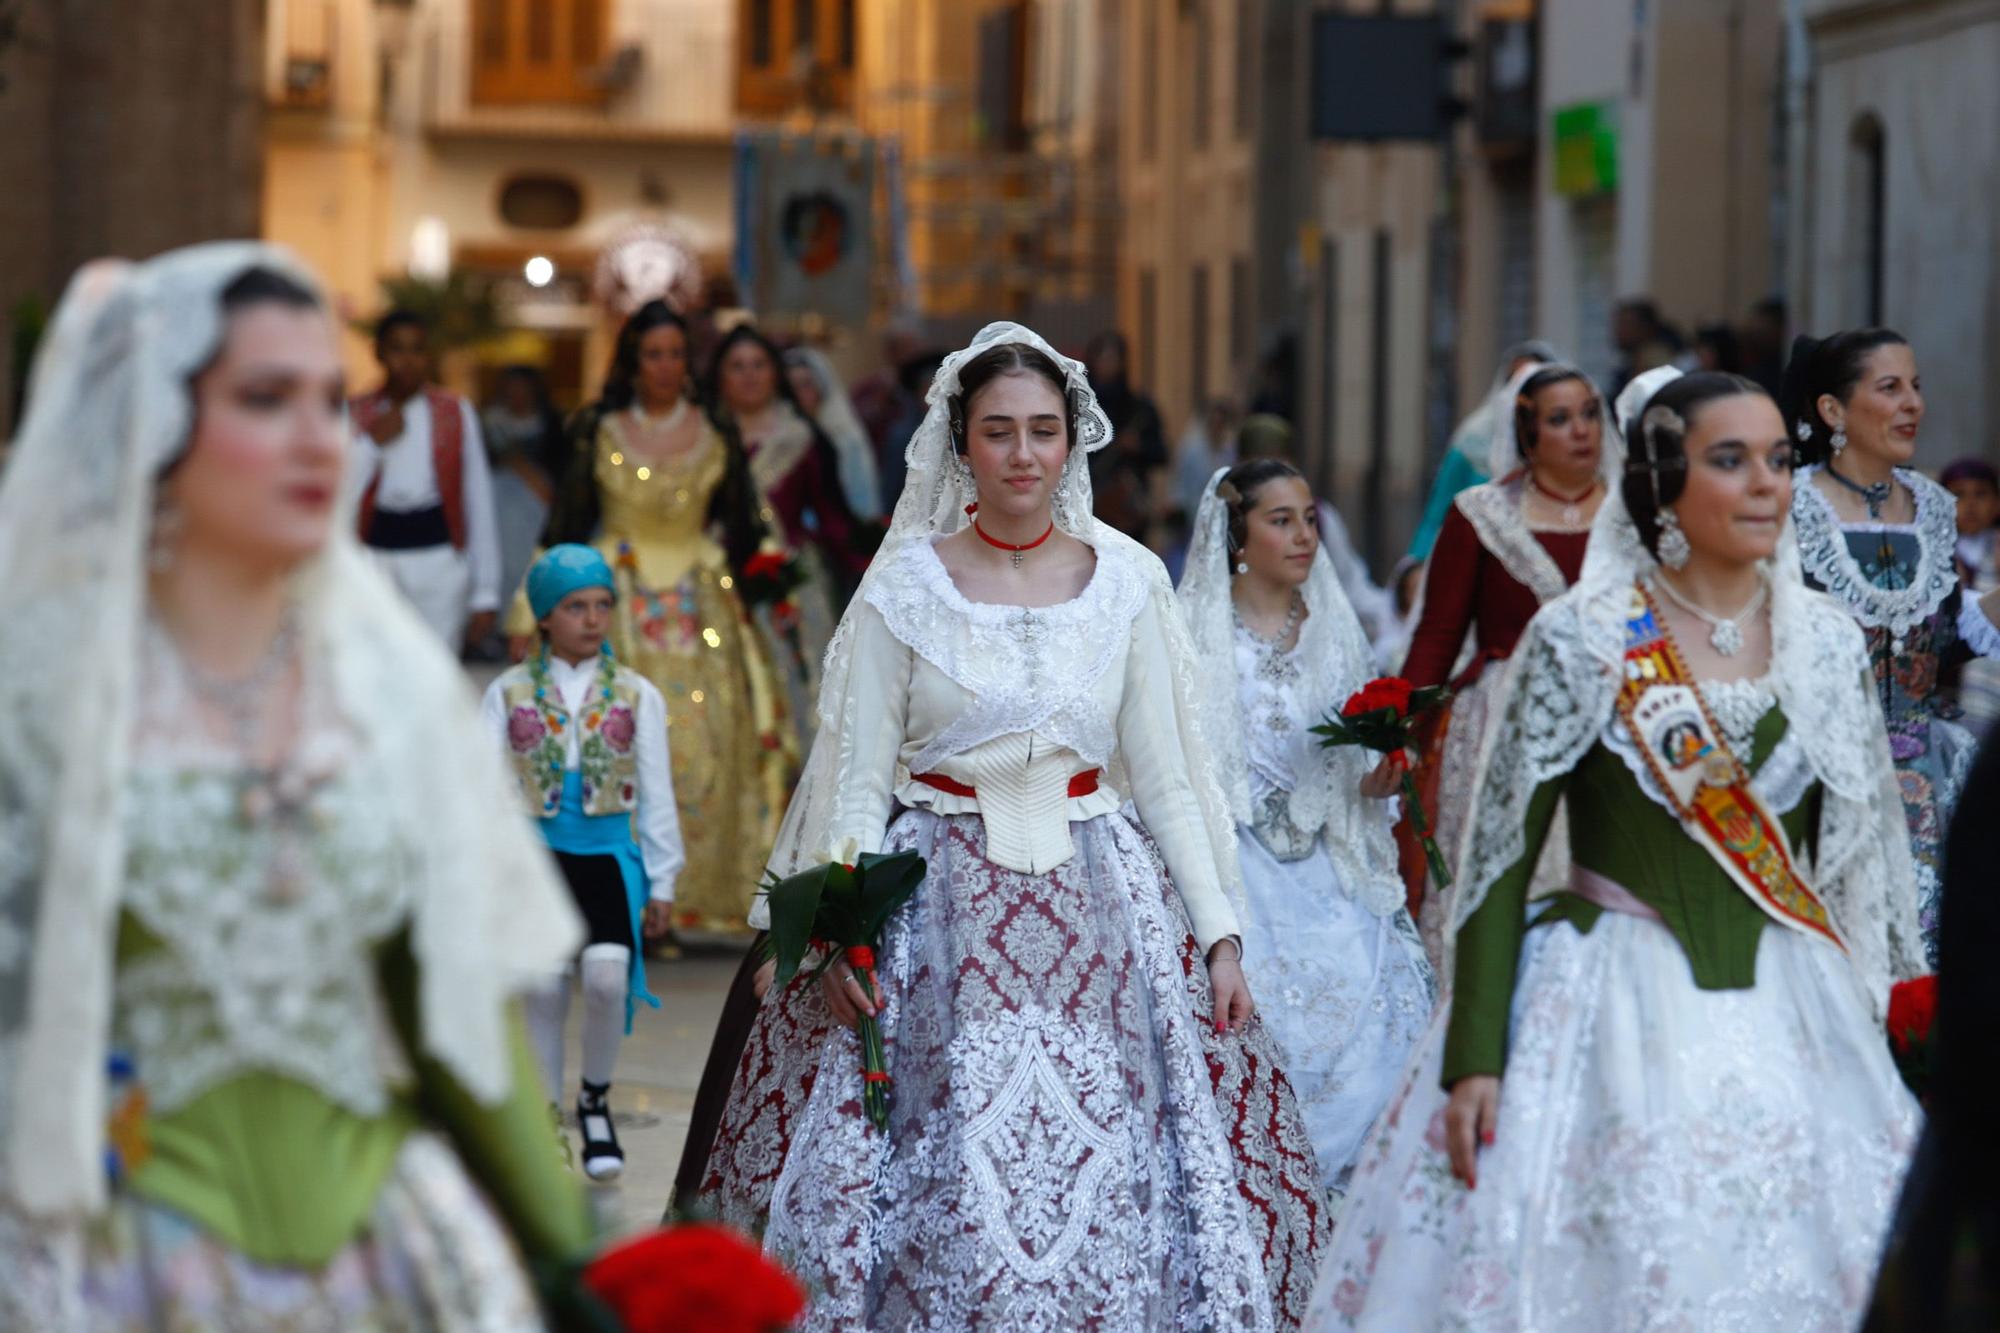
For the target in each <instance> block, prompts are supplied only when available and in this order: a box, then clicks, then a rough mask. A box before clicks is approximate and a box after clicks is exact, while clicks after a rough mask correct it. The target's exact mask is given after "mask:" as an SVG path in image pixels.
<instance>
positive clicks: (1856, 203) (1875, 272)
mask: <svg viewBox="0 0 2000 1333" xmlns="http://www.w3.org/2000/svg"><path fill="white" fill-rule="evenodd" d="M1847 142H1848V154H1847V156H1848V168H1847V217H1848V224H1847V226H1848V232H1847V235H1848V246H1849V250H1850V253H1851V255H1852V259H1851V260H1850V262H1849V265H1848V272H1849V273H1851V274H1852V275H1853V277H1852V281H1853V283H1854V291H1853V292H1852V293H1851V295H1850V298H1849V304H1850V308H1851V309H1853V310H1854V311H1855V312H1856V314H1857V315H1858V319H1857V321H1856V322H1857V323H1860V324H1868V325H1876V324H1880V323H1881V322H1882V320H1883V318H1884V316H1883V313H1882V304H1883V301H1882V295H1883V286H1884V281H1883V280H1884V275H1885V270H1886V268H1887V253H1886V250H1887V242H1888V225H1887V224H1888V217H1887V214H1888V179H1887V177H1888V170H1887V167H1888V163H1887V158H1886V154H1885V147H1886V145H1885V143H1884V136H1883V133H1882V122H1881V121H1880V120H1878V119H1876V118H1875V117H1874V116H1873V115H1866V116H1863V117H1861V119H1859V120H1857V121H1855V122H1854V129H1853V130H1852V132H1851V133H1850V134H1849V135H1848V140H1847Z"/></svg>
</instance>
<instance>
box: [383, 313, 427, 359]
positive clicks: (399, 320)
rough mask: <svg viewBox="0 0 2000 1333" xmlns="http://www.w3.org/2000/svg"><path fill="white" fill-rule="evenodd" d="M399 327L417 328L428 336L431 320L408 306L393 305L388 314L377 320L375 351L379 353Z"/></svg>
mask: <svg viewBox="0 0 2000 1333" xmlns="http://www.w3.org/2000/svg"><path fill="white" fill-rule="evenodd" d="M397 329H415V330H416V331H417V332H419V333H421V334H423V335H424V336H425V337H426V338H428V337H430V333H431V322H430V321H429V320H427V319H425V318H424V317H423V316H422V315H420V314H418V313H417V312H416V311H414V310H412V309H410V308H409V307H408V306H402V305H399V306H391V307H390V309H389V311H388V313H387V314H385V315H383V316H382V318H380V319H378V320H376V321H375V351H376V352H377V353H378V354H379V353H380V352H381V351H382V349H383V347H385V346H386V345H387V344H388V342H389V335H390V334H392V333H394V332H395V331H396V330H397Z"/></svg>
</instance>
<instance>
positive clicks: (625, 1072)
mask: <svg viewBox="0 0 2000 1333" xmlns="http://www.w3.org/2000/svg"><path fill="white" fill-rule="evenodd" d="M741 957H742V954H741V952H740V951H738V950H736V949H734V948H730V947H727V946H719V945H707V946H700V945H691V946H689V948H688V950H687V955H686V956H685V957H683V958H679V959H676V960H675V961H673V962H662V961H661V960H659V959H657V958H655V959H650V960H648V961H647V964H646V984H647V986H648V987H649V988H650V989H651V990H652V992H653V994H655V995H657V996H659V998H660V1007H659V1008H658V1009H645V1008H642V1009H640V1011H639V1015H638V1017H637V1018H635V1019H634V1020H633V1022H632V1034H631V1035H630V1036H629V1037H627V1038H626V1039H625V1045H624V1048H623V1049H622V1050H621V1051H620V1052H619V1054H618V1079H617V1082H615V1083H614V1084H612V1088H611V1099H612V1110H613V1113H614V1114H615V1116H616V1118H617V1122H618V1138H619V1141H620V1142H621V1143H623V1145H624V1147H625V1176H624V1178H623V1179H622V1180H619V1181H618V1182H616V1183H615V1184H610V1185H595V1186H591V1187H590V1189H591V1197H592V1200H593V1201H594V1202H595V1204H596V1206H597V1209H598V1216H599V1217H600V1218H601V1219H602V1220H603V1221H604V1223H605V1225H606V1227H607V1229H610V1230H614V1231H618V1232H627V1231H636V1230H639V1229H641V1228H643V1227H648V1226H653V1225H655V1224H657V1223H658V1222H659V1220H660V1213H661V1211H662V1210H663V1209H665V1207H666V1204H667V1194H668V1192H669V1191H670V1190H671V1189H672V1188H673V1181H674V1171H675V1169H676V1168H677V1167H678V1166H679V1165H680V1159H681V1144H682V1142H683V1141H684V1140H685V1139H686V1137H687V1127H688V1112H689V1110H690V1108H692V1107H693V1105H694V1093H695V1087H696V1085H697V1084H699V1083H700V1081H701V1066H702V1061H704V1060H705V1059H707V1058H708V1042H709V1038H710V1037H711V1036H713V1035H714V1033H715V1022H716V1019H717V1018H718V1017H719V1016H720V1015H721V1013H722V999H723V995H724V994H725V992H727V990H728V989H729V979H730V977H732V976H734V975H735V973H736V965H737V962H738V961H739V960H740V959H741ZM582 1009H583V1006H582V1005H581V1004H573V1005H571V1007H570V1031H569V1046H568V1053H567V1057H566V1068H567V1069H568V1070H569V1071H570V1074H571V1076H572V1083H571V1088H570V1093H569V1097H568V1099H567V1100H566V1102H565V1105H564V1108H563V1110H564V1116H563V1119H564V1122H565V1123H566V1124H568V1125H570V1127H571V1131H570V1142H571V1145H572V1148H573V1150H575V1151H577V1152H581V1150H582V1144H581V1140H579V1139H578V1138H577V1136H576V1133H575V1118H576V1107H575V1105H574V1100H575V1085H574V1082H573V1075H574V1072H575V1070H576V1067H577V1061H578V1059H579V1058H580V1052H579V1046H578V1037H577V1028H578V1022H579V1015H580V1014H581V1012H582ZM578 1174H579V1175H581V1172H579V1173H578Z"/></svg>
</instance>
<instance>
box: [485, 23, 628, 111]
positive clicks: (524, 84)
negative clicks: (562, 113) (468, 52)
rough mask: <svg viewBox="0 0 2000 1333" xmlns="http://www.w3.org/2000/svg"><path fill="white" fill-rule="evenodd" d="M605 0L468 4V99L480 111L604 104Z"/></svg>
mask: <svg viewBox="0 0 2000 1333" xmlns="http://www.w3.org/2000/svg"><path fill="white" fill-rule="evenodd" d="M605 4H606V0H473V5H472V100H473V102H474V103H475V104H478V105H485V106H505V105H520V104H525V103H537V102H543V103H547V102H554V103H589V102H600V101H602V100H603V99H604V90H603V88H602V87H601V86H600V85H599V83H598V81H597V77H596V75H597V70H598V66H599V64H600V63H601V62H602V61H603V59H604V56H605V50H604V45H605V42H604V33H605V12H604V11H605Z"/></svg>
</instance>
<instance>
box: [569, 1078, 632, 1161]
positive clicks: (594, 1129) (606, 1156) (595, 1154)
mask: <svg viewBox="0 0 2000 1333" xmlns="http://www.w3.org/2000/svg"><path fill="white" fill-rule="evenodd" d="M610 1093H611V1085H610V1084H609V1083H585V1084H583V1090H582V1091H581V1092H579V1093H578V1094H577V1097H576V1123H577V1126H578V1127H579V1128H580V1129H581V1130H582V1131H583V1174H585V1175H586V1176H589V1177H590V1178H591V1179H592V1180H616V1179H618V1177H619V1176H621V1175H623V1174H625V1150H624V1149H623V1148H621V1147H619V1146H618V1131H617V1130H616V1129H614V1128H612V1125H611V1104H610V1100H609V1097H610Z"/></svg>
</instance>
